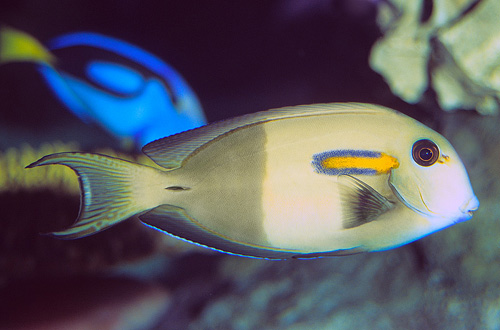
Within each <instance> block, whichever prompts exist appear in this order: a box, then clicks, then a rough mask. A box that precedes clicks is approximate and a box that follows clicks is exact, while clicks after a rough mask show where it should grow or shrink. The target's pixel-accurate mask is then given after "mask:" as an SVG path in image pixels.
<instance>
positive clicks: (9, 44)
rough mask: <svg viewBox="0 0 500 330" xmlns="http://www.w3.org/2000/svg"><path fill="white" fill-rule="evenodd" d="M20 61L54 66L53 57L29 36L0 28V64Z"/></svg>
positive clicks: (7, 27) (15, 30)
mask: <svg viewBox="0 0 500 330" xmlns="http://www.w3.org/2000/svg"><path fill="white" fill-rule="evenodd" d="M22 61H28V62H37V63H43V64H54V63H55V57H54V56H53V55H52V54H51V53H50V51H49V50H48V49H47V48H45V47H44V46H43V45H42V44H41V43H40V42H39V41H38V40H36V39H35V38H34V37H32V36H31V35H29V34H27V33H25V32H23V31H20V30H17V29H14V28H11V27H9V26H2V27H0V64H4V63H9V62H22Z"/></svg>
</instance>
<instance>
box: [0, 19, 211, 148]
mask: <svg viewBox="0 0 500 330" xmlns="http://www.w3.org/2000/svg"><path fill="white" fill-rule="evenodd" d="M0 45H1V46H2V47H1V49H0V63H2V62H4V63H6V62H12V61H32V62H36V63H38V64H39V65H38V70H39V71H40V72H41V74H42V75H43V77H44V78H45V80H46V81H47V83H48V85H49V86H50V88H51V89H52V90H53V92H54V93H55V95H56V96H57V97H58V98H59V100H60V101H61V102H62V103H64V104H65V105H66V106H67V107H68V108H69V109H70V110H71V111H72V112H73V113H74V114H75V115H77V116H78V117H79V118H80V119H81V120H83V121H84V122H86V123H89V122H97V123H98V124H99V125H101V126H102V127H103V128H104V129H106V130H107V131H108V132H110V133H111V134H113V135H114V136H116V137H118V138H120V139H124V140H125V141H126V140H127V139H132V140H133V141H134V144H135V145H136V146H138V147H142V146H143V145H145V144H146V143H148V142H151V141H154V140H156V139H159V138H162V137H165V136H167V135H171V134H174V133H178V132H182V131H185V130H188V129H191V128H195V127H199V126H202V125H204V124H206V119H205V116H204V114H203V110H202V107H201V104H200V102H199V100H198V98H197V97H196V94H195V93H194V92H193V90H192V89H191V88H190V87H189V85H188V84H187V83H186V81H185V80H184V79H183V78H182V77H181V76H180V74H179V73H177V72H176V71H175V70H174V69H173V68H172V67H171V66H169V65H168V64H166V63H165V62H164V61H162V60H161V59H159V58H158V57H156V56H154V55H152V54H150V53H148V52H146V51H145V50H142V49H140V48H139V47H137V46H134V45H132V44H129V43H127V42H125V41H122V40H118V39H115V38H111V37H107V36H104V35H102V34H98V33H91V32H77V33H69V34H65V35H62V36H59V37H57V38H54V39H52V40H50V41H49V42H48V46H47V47H45V46H43V45H42V44H40V43H39V42H38V41H37V40H35V39H34V38H33V37H31V36H30V35H28V34H26V33H24V32H21V31H18V30H15V29H13V28H8V27H4V28H2V29H1V30H0Z"/></svg>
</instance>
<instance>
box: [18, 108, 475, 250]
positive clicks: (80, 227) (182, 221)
mask: <svg viewBox="0 0 500 330" xmlns="http://www.w3.org/2000/svg"><path fill="white" fill-rule="evenodd" d="M143 152H144V153H145V154H146V155H148V156H149V157H150V158H151V159H152V160H153V161H154V162H156V164H158V165H159V167H160V168H153V167H149V166H145V165H139V164H136V163H132V162H128V161H124V160H120V159H117V158H112V157H109V156H105V155H100V154H90V153H59V154H52V155H48V156H45V157H43V158H41V159H40V160H38V161H36V162H34V163H33V164H31V165H29V166H28V167H30V168H31V167H35V166H40V165H50V164H62V165H66V166H69V167H70V168H72V169H73V170H74V171H76V173H77V174H78V176H79V180H80V186H81V207H80V213H79V216H78V219H77V221H76V222H75V224H74V225H73V226H72V227H70V228H68V229H66V230H63V231H59V232H55V233H53V235H54V236H56V237H60V238H68V239H71V238H78V237H83V236H87V235H91V234H94V233H97V232H99V231H102V230H104V229H106V228H108V227H110V226H112V225H114V224H116V223H119V222H121V221H124V220H126V219H128V218H130V217H133V216H138V217H139V219H140V220H142V222H144V223H145V224H146V225H148V226H150V227H152V228H155V229H158V230H160V231H164V232H166V233H168V234H171V235H173V236H176V237H179V238H181V239H184V240H188V241H191V242H194V243H196V244H199V245H203V246H206V247H209V248H212V249H215V250H219V251H224V252H227V253H231V254H237V255H243V256H249V257H260V258H267V259H286V258H308V257H322V256H336V255H345V254H353V253H359V252H363V251H380V250H386V249H390V248H394V247H398V246H400V245H403V244H406V243H409V242H412V241H414V240H416V239H418V238H420V237H423V236H426V235H428V234H430V233H433V232H435V231H437V230H440V229H443V228H445V227H448V226H451V225H453V224H455V223H458V222H461V221H465V220H468V219H470V218H471V217H472V212H474V211H475V210H477V208H478V207H479V202H478V200H477V198H476V196H475V195H474V192H473V190H472V187H471V184H470V181H469V177H468V175H467V172H466V170H465V167H464V165H463V163H462V161H461V160H460V158H459V156H458V155H457V153H456V151H455V150H454V149H453V147H452V146H451V144H450V143H449V142H448V141H447V140H446V139H445V138H444V137H443V136H441V135H440V134H439V133H437V132H435V131H433V130H431V129H430V128H428V127H426V126H425V125H423V124H421V123H419V122H418V121H416V120H414V119H412V118H410V117H408V116H405V115H403V114H401V113H399V112H396V111H394V110H391V109H388V108H384V107H380V106H375V105H370V104H358V103H338V104H337V103H333V104H317V105H307V106H296V107H286V108H281V109H274V110H269V111H264V112H257V113H254V114H248V115H245V116H242V117H237V118H233V119H228V120H225V121H221V122H217V123H213V124H210V125H207V126H203V127H200V128H196V129H193V130H189V131H187V132H183V133H179V134H176V135H173V136H169V137H165V138H163V139H160V140H157V141H154V142H151V143H149V144H147V145H146V146H145V147H144V148H143Z"/></svg>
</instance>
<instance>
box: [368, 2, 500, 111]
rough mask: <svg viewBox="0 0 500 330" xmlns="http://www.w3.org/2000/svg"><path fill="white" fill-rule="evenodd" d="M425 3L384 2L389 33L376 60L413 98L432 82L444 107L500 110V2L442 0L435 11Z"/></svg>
mask: <svg viewBox="0 0 500 330" xmlns="http://www.w3.org/2000/svg"><path fill="white" fill-rule="evenodd" d="M424 3H425V1H423V0H420V1H400V0H392V1H389V2H383V3H381V5H380V6H381V8H380V13H379V19H378V24H379V26H380V27H381V29H382V30H383V32H384V37H383V38H381V39H380V40H379V41H377V42H376V44H375V45H374V46H373V49H372V52H371V56H370V66H371V67H372V68H373V69H374V70H375V71H377V72H379V73H380V74H381V75H382V76H384V78H385V79H386V81H387V83H388V84H389V86H390V88H391V90H392V92H393V93H394V94H396V95H397V96H399V97H401V98H402V99H403V100H405V101H407V102H409V103H417V102H419V101H421V100H422V97H423V95H424V93H425V91H426V90H427V89H430V88H432V89H434V91H435V92H436V94H437V95H436V96H437V101H438V102H439V105H440V106H441V108H442V109H444V110H455V109H476V110H477V111H478V112H479V113H481V114H496V113H498V111H499V98H500V78H499V77H500V62H499V61H498V55H499V53H500V46H499V45H500V25H499V24H498V17H499V15H500V2H498V1H496V0H483V1H479V2H478V1H474V0H464V1H458V0H436V1H432V4H433V7H432V8H430V9H431V11H430V14H429V13H428V12H426V11H425V8H424Z"/></svg>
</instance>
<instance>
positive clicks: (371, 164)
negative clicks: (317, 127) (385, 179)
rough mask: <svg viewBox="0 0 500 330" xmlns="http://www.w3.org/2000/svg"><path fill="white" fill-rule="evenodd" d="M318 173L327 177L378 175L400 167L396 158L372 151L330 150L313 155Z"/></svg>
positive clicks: (313, 163) (314, 165)
mask: <svg viewBox="0 0 500 330" xmlns="http://www.w3.org/2000/svg"><path fill="white" fill-rule="evenodd" d="M312 165H313V167H314V170H315V172H316V173H319V174H327V175H377V174H383V173H388V172H389V171H390V170H392V169H393V168H397V167H399V162H398V160H397V159H396V158H394V157H392V156H389V155H388V154H386V153H383V152H378V151H370V150H351V149H341V150H329V151H325V152H322V153H319V154H315V155H313V161H312Z"/></svg>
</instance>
